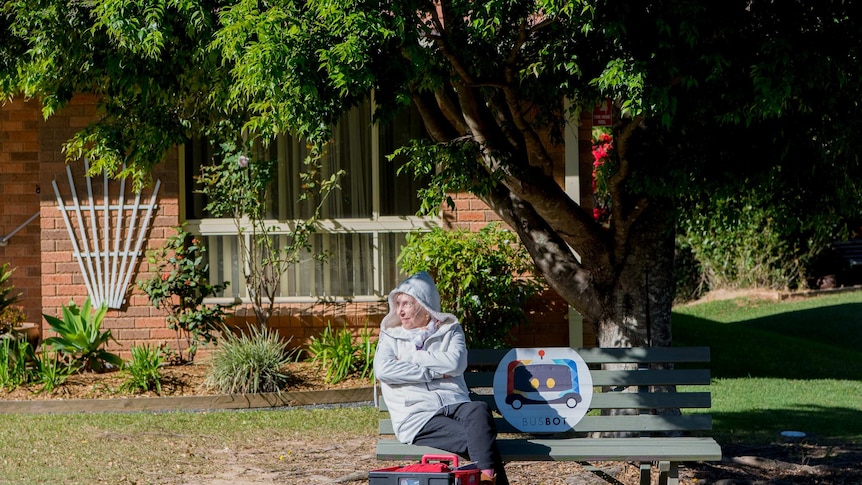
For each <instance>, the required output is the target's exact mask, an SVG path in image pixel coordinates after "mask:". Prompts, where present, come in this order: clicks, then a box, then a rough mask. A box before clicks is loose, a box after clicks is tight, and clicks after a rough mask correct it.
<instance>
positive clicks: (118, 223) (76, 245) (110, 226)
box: [52, 160, 161, 309]
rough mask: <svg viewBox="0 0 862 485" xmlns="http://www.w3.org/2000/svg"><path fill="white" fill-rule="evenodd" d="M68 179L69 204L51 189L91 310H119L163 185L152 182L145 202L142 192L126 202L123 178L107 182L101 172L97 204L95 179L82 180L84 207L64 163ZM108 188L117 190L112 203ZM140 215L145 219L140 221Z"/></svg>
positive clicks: (86, 163) (87, 167) (57, 189)
mask: <svg viewBox="0 0 862 485" xmlns="http://www.w3.org/2000/svg"><path fill="white" fill-rule="evenodd" d="M84 167H85V171H87V172H89V170H90V165H89V163H88V162H87V161H86V160H84ZM124 168H125V167H124ZM66 175H67V177H68V178H69V188H70V189H71V198H72V200H71V202H70V203H68V204H67V203H66V202H65V201H64V200H63V196H62V195H61V194H60V189H59V188H58V186H57V180H56V179H55V180H54V181H53V182H52V185H53V186H54V193H55V194H56V195H57V204H58V205H59V208H60V213H61V214H62V215H63V221H64V222H65V223H66V228H67V229H68V230H69V238H70V239H71V240H72V251H73V252H74V254H75V259H77V261H78V266H79V267H80V268H81V273H82V274H83V275H84V284H85V285H86V286H87V293H88V294H89V295H90V300H91V301H92V302H93V305H95V306H99V305H101V304H103V303H105V304H107V306H108V307H109V308H115V309H116V308H120V307H121V306H122V304H123V302H124V299H125V295H126V289H127V288H128V286H129V283H130V281H131V279H132V273H133V272H134V268H135V265H136V263H137V259H138V256H139V255H140V254H141V247H142V245H143V243H144V237H145V235H146V233H147V231H148V230H149V227H150V221H151V219H152V215H153V212H154V211H155V210H156V208H157V206H156V197H157V196H158V193H159V186H160V185H161V181H160V180H156V184H155V186H154V188H153V192H152V194H151V195H150V202H149V203H148V204H141V192H140V191H138V192H137V193H135V200H134V202H132V203H131V204H127V203H126V181H125V179H121V180H118V181H116V183H113V184H111V183H109V180H108V174H107V173H105V174H104V175H103V180H102V187H103V197H102V203H101V204H97V196H96V195H95V194H94V193H93V181H92V179H91V178H90V177H86V180H87V199H86V200H85V201H83V204H82V201H81V200H80V199H79V198H78V191H77V189H76V188H75V181H74V179H73V178H72V169H71V168H70V167H69V166H68V165H67V166H66ZM111 185H114V186H119V187H118V191H119V192H118V195H117V198H116V199H115V203H111V202H112V199H111V196H110V193H109V188H110V186H111ZM142 212H143V213H144V216H143V218H141V213H142ZM72 217H74V221H73V220H72ZM133 244H134V246H133Z"/></svg>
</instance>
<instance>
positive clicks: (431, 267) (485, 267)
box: [399, 223, 543, 348]
mask: <svg viewBox="0 0 862 485" xmlns="http://www.w3.org/2000/svg"><path fill="white" fill-rule="evenodd" d="M399 263H400V264H401V268H402V269H403V270H404V271H405V272H407V273H411V274H412V273H415V272H417V271H420V270H425V271H427V272H428V273H430V274H431V276H433V277H434V280H435V281H436V282H437V288H438V289H439V290H440V298H441V300H442V305H443V310H444V311H448V312H451V313H454V314H455V315H456V316H457V317H458V320H460V322H461V325H462V326H463V327H464V333H465V334H466V337H467V346H468V347H471V348H480V347H487V348H501V347H504V346H506V342H505V339H506V337H507V336H508V335H509V331H510V330H511V329H512V327H514V326H515V325H518V324H521V323H524V322H525V321H526V316H525V314H524V310H523V306H524V303H525V301H526V300H527V298H529V297H530V296H532V295H535V294H536V293H538V292H539V291H540V290H541V289H542V287H543V284H542V281H541V279H539V278H535V277H530V276H528V274H529V272H530V271H531V270H532V268H533V263H532V260H531V259H530V257H529V255H528V254H527V251H526V249H524V247H523V246H522V245H521V244H520V242H519V241H518V237H517V236H516V235H514V234H512V233H511V231H508V230H505V229H502V228H500V226H499V224H496V223H494V224H489V225H488V226H486V227H484V228H482V229H481V230H480V231H479V232H475V233H474V232H468V231H464V230H456V231H448V230H445V229H440V228H436V229H434V230H432V231H431V232H427V233H413V234H409V235H408V236H407V244H406V246H405V247H404V248H403V249H402V252H401V255H400V256H399Z"/></svg>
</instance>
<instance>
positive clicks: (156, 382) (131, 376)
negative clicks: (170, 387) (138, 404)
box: [120, 344, 165, 394]
mask: <svg viewBox="0 0 862 485" xmlns="http://www.w3.org/2000/svg"><path fill="white" fill-rule="evenodd" d="M164 362H165V352H164V351H163V350H162V349H161V348H160V347H151V346H149V345H148V344H144V345H134V346H132V360H130V361H128V362H126V363H125V364H124V365H123V372H124V373H125V374H126V376H127V377H126V380H125V382H123V384H122V385H121V386H120V391H122V392H131V393H136V392H147V391H150V390H153V391H156V394H161V393H162V374H161V368H162V365H163V364H164Z"/></svg>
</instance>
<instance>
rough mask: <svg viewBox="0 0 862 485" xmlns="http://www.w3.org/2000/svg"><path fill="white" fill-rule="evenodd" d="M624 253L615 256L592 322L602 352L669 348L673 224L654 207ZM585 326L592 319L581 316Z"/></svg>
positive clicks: (662, 210) (633, 231)
mask: <svg viewBox="0 0 862 485" xmlns="http://www.w3.org/2000/svg"><path fill="white" fill-rule="evenodd" d="M630 235H631V238H630V241H631V242H630V243H629V244H627V245H626V246H625V247H626V248H627V249H628V252H627V253H624V254H617V255H616V258H617V260H618V261H619V264H618V267H619V270H618V271H615V272H614V274H615V279H614V281H613V282H612V285H609V286H607V287H605V289H603V290H602V289H600V290H599V291H600V299H601V300H602V301H603V302H605V304H603V305H602V308H601V314H600V315H596V316H595V317H596V320H594V323H595V328H596V335H597V337H598V344H599V346H600V347H669V346H670V345H671V343H672V338H671V326H670V318H671V307H672V304H673V295H674V279H673V253H674V234H673V223H672V219H671V218H670V217H668V216H667V211H666V210H665V208H664V207H661V205H660V204H653V205H652V206H651V207H650V208H649V209H647V211H645V212H644V213H643V214H642V215H641V217H640V218H639V220H638V221H637V222H636V223H635V224H634V225H633V226H632V229H631V234H630ZM585 317H586V318H587V319H588V320H589V319H590V318H591V317H592V316H591V315H585Z"/></svg>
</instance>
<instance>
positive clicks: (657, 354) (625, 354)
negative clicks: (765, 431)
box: [469, 347, 710, 368]
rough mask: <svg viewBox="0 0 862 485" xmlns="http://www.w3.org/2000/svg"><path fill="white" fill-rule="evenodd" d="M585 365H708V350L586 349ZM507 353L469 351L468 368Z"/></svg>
mask: <svg viewBox="0 0 862 485" xmlns="http://www.w3.org/2000/svg"><path fill="white" fill-rule="evenodd" d="M577 351H578V355H580V356H581V358H582V359H584V362H586V363H587V364H625V363H628V364H660V363H666V362H675V363H683V362H695V363H697V362H700V363H708V362H709V361H710V354H709V347H649V348H622V349H609V348H590V349H577ZM508 352H509V349H471V350H470V357H469V359H470V364H471V365H473V366H477V367H478V366H484V367H495V368H496V366H497V363H498V362H500V359H502V358H503V356H505V355H506V353H508Z"/></svg>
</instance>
